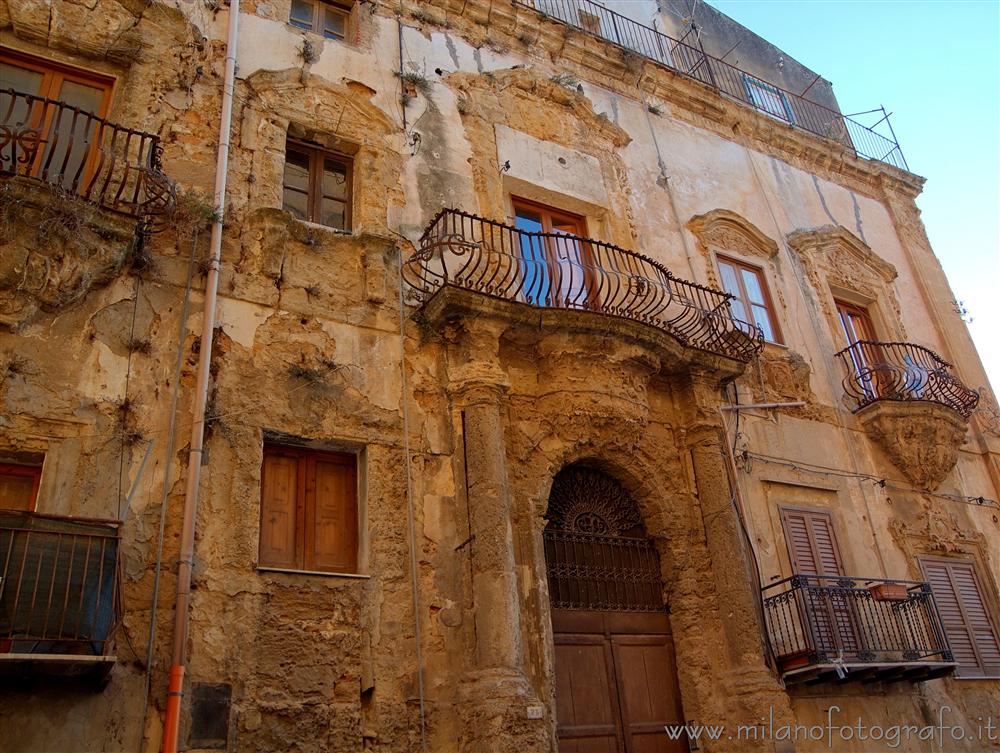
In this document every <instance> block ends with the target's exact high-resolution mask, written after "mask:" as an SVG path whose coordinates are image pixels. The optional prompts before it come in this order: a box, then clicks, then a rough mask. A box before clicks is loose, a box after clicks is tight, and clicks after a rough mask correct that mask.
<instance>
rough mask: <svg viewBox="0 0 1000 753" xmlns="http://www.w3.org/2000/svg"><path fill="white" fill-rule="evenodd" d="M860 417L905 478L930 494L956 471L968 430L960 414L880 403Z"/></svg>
mask: <svg viewBox="0 0 1000 753" xmlns="http://www.w3.org/2000/svg"><path fill="white" fill-rule="evenodd" d="M857 416H858V420H859V421H860V422H861V425H862V426H863V427H864V429H865V432H867V434H868V436H869V437H870V438H871V439H872V440H874V441H875V442H877V443H878V445H879V446H880V447H881V448H882V449H883V450H884V451H885V453H886V455H888V456H889V459H890V460H892V462H893V464H894V465H895V466H896V467H897V468H899V470H901V471H902V472H903V475H905V476H906V478H907V479H909V480H910V481H911V482H912V483H914V484H916V485H917V486H919V487H921V488H924V489H928V490H934V489H936V488H937V487H938V485H939V484H940V483H941V482H942V481H943V480H944V478H945V476H947V475H948V474H949V473H950V472H951V470H952V468H954V467H955V463H956V462H957V461H958V451H959V449H960V448H961V446H962V444H963V443H964V442H965V434H966V430H967V428H968V425H967V424H966V422H965V421H964V420H963V419H962V417H961V416H960V415H959V414H958V413H956V412H955V411H953V410H951V409H950V408H946V407H945V406H943V405H937V404H934V403H924V402H920V403H917V402H908V403H895V402H890V401H878V402H874V403H872V404H871V405H869V406H867V407H866V408H864V409H862V410H860V411H858V413H857Z"/></svg>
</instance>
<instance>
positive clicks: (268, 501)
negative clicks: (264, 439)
mask: <svg viewBox="0 0 1000 753" xmlns="http://www.w3.org/2000/svg"><path fill="white" fill-rule="evenodd" d="M303 470H304V469H303ZM299 475H300V469H299V459H298V458H297V457H295V456H294V455H286V454H281V453H275V452H273V451H265V454H264V468H263V471H262V474H261V495H260V497H261V499H260V507H261V510H260V564H261V565H265V566H270V567H290V568H299V567H301V566H302V565H301V562H300V558H299V546H298V541H297V539H298V536H297V528H298V526H297V525H296V520H297V518H298V500H299V489H300V483H299Z"/></svg>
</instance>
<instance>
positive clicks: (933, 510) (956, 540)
mask: <svg viewBox="0 0 1000 753" xmlns="http://www.w3.org/2000/svg"><path fill="white" fill-rule="evenodd" d="M889 530H890V531H891V532H892V535H893V538H894V539H895V540H896V542H897V544H899V546H900V548H901V549H902V550H903V551H904V552H906V554H907V556H908V557H909V559H911V560H915V559H916V558H917V557H918V556H919V555H921V554H972V555H979V558H980V560H982V555H983V554H984V551H983V550H984V548H985V544H986V537H985V536H984V535H983V534H982V533H978V532H973V531H969V530H967V529H965V528H963V527H962V525H961V524H960V523H959V521H958V517H957V516H956V515H955V514H954V513H951V512H948V511H947V510H944V509H942V508H941V505H940V504H936V503H931V502H929V501H927V500H924V501H923V502H922V503H921V508H920V512H919V513H918V515H917V517H916V520H914V521H913V522H906V521H904V520H903V519H902V518H901V517H898V516H897V517H894V518H893V519H892V520H891V521H890V522H889Z"/></svg>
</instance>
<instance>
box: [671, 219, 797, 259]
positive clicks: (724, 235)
mask: <svg viewBox="0 0 1000 753" xmlns="http://www.w3.org/2000/svg"><path fill="white" fill-rule="evenodd" d="M687 226H688V229H689V230H690V231H691V232H692V233H694V235H695V237H696V238H697V239H698V242H699V243H700V244H701V245H702V247H703V248H704V249H711V250H715V251H729V252H732V253H738V254H742V255H745V256H760V257H763V258H765V259H771V258H773V257H774V256H776V255H777V253H778V244H777V243H775V242H774V241H773V240H772V239H771V238H769V237H768V236H766V235H764V233H763V232H761V230H760V229H759V228H758V227H757V226H756V225H754V224H753V223H752V222H750V221H749V220H747V219H744V218H743V217H741V216H740V215H738V214H736V212H731V211H729V210H728V209H713V210H712V211H711V212H706V213H705V214H699V215H697V216H696V217H692V218H691V219H690V220H689V221H688V223H687Z"/></svg>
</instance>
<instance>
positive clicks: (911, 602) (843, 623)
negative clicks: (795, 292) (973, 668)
mask: <svg viewBox="0 0 1000 753" xmlns="http://www.w3.org/2000/svg"><path fill="white" fill-rule="evenodd" d="M762 595H763V603H764V615H765V619H766V624H767V630H768V638H769V640H770V644H771V647H772V649H773V651H774V655H775V657H776V659H777V662H778V668H779V670H780V671H781V672H782V673H783V674H784V675H785V679H786V682H789V681H791V680H796V681H823V680H827V679H830V680H839V681H845V680H854V679H857V680H860V679H881V680H889V679H910V680H917V679H930V678H931V677H939V676H941V675H943V674H950V673H951V672H953V671H954V668H955V663H954V659H953V656H952V653H951V649H950V647H949V646H948V641H947V639H946V638H945V634H944V630H943V628H942V625H941V617H940V615H939V614H938V609H937V605H936V603H935V601H934V594H933V592H932V591H931V587H930V586H929V585H928V584H927V583H921V582H916V581H903V580H885V579H882V578H861V577H853V576H852V577H841V576H826V575H794V576H792V577H790V578H785V579H784V580H781V581H778V582H777V583H772V584H771V585H769V586H766V587H765V588H764V589H763V591H762Z"/></svg>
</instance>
